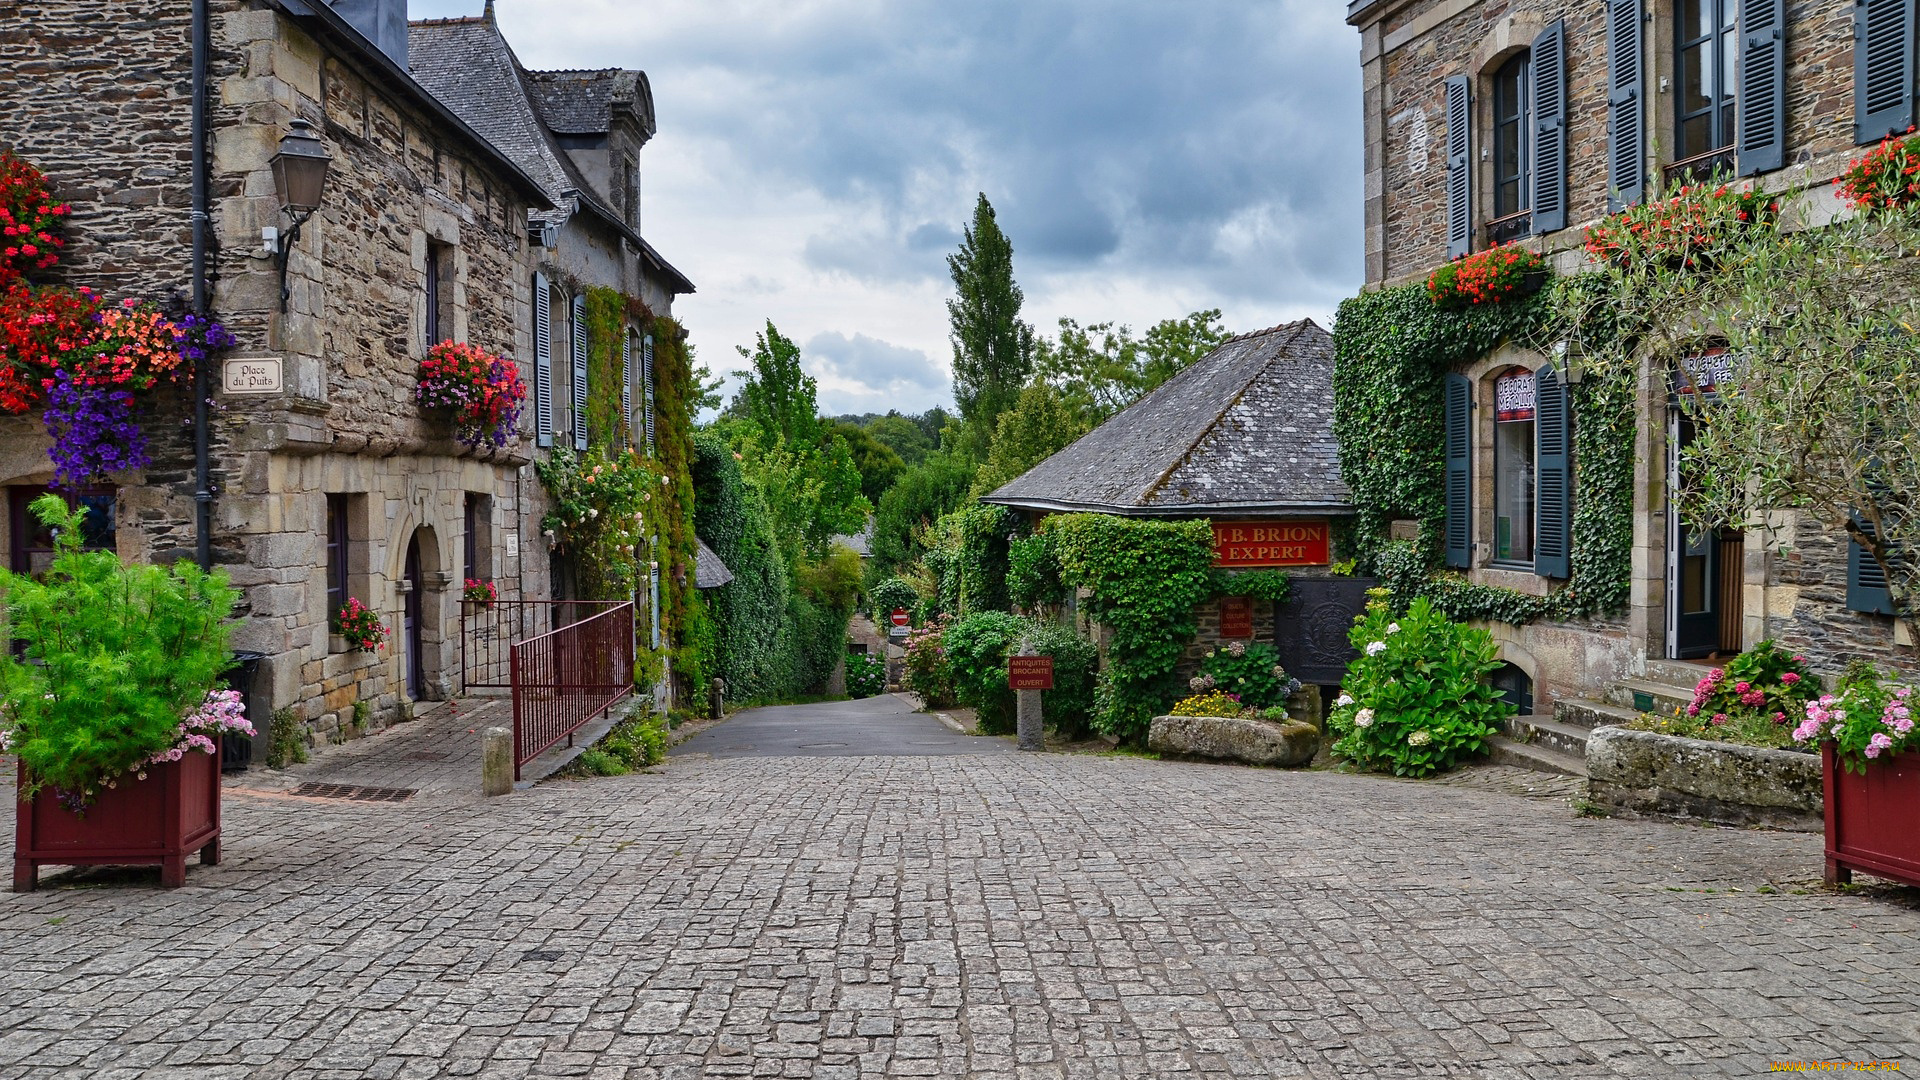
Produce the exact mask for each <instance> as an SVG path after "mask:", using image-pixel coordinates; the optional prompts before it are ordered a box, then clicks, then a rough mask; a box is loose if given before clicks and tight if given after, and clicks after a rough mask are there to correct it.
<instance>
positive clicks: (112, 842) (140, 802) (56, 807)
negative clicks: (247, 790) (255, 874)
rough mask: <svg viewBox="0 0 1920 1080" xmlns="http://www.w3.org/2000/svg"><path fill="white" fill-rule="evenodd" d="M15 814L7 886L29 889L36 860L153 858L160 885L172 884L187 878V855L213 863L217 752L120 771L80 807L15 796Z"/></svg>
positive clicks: (69, 862) (76, 862)
mask: <svg viewBox="0 0 1920 1080" xmlns="http://www.w3.org/2000/svg"><path fill="white" fill-rule="evenodd" d="M216 745H217V743H216ZM20 785H21V787H22V788H23V789H24V788H25V787H26V785H27V776H26V769H25V767H24V766H22V767H21V769H20ZM15 813H16V815H17V817H16V819H15V823H14V843H13V891H14V892H32V891H33V890H34V889H35V888H36V887H37V884H38V878H39V871H40V867H42V866H88V865H100V864H114V865H129V864H131V865H151V864H155V863H158V864H159V866H160V885H161V887H162V888H167V889H177V888H179V887H180V886H182V885H185V884H186V883H187V856H189V855H191V854H193V853H194V852H196V851H197V852H199V853H200V864H201V865H202V866H218V865H219V864H220V754H219V751H218V749H216V750H215V752H213V753H211V754H203V753H189V754H185V755H183V756H182V757H181V758H180V760H178V761H169V762H164V763H162V764H158V765H151V766H148V767H147V769H146V778H145V779H144V780H143V779H139V778H137V777H136V776H135V775H134V774H127V775H125V776H123V777H121V778H120V779H119V780H117V781H116V782H115V784H114V786H113V787H110V788H106V789H103V790H101V791H98V792H97V793H96V794H95V796H94V799H93V802H92V803H91V804H89V805H88V806H87V807H86V809H85V810H84V811H82V812H80V813H75V812H74V811H73V810H71V809H69V808H68V807H67V805H66V804H65V802H64V801H63V800H61V799H58V798H54V797H53V796H52V794H51V793H43V794H42V795H41V796H40V797H39V798H36V799H34V800H33V801H31V802H27V801H20V802H19V803H18V804H17V805H16V806H15Z"/></svg>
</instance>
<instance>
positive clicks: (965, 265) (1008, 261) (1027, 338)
mask: <svg viewBox="0 0 1920 1080" xmlns="http://www.w3.org/2000/svg"><path fill="white" fill-rule="evenodd" d="M947 270H948V271H949V272H950V273H952V275H953V289H954V298H953V299H951V300H949V301H947V318H948V320H949V322H950V323H951V326H952V339H953V398H954V401H955V402H956V403H957V404H958V405H959V406H960V415H961V417H962V419H963V420H964V421H965V423H966V427H967V428H968V430H969V431H970V432H971V433H972V434H973V436H974V441H977V442H978V443H979V446H978V447H977V448H976V449H977V452H978V453H979V455H980V456H984V454H985V450H986V444H987V442H988V441H989V440H990V439H991V437H992V435H993V431H994V425H995V423H997V422H998V420H999V419H1000V414H1001V413H1003V412H1005V411H1006V410H1007V409H1008V408H1010V407H1012V405H1013V402H1014V399H1015V398H1017V397H1019V395H1020V388H1021V387H1023V386H1025V385H1026V382H1027V376H1028V375H1029V374H1030V373H1031V372H1032V371H1033V357H1034V333H1033V327H1032V326H1030V325H1028V324H1027V323H1025V322H1022V321H1021V319H1020V305H1021V303H1022V302H1023V301H1024V300H1025V297H1024V296H1023V295H1022V294H1021V292H1020V286H1019V285H1017V284H1015V283H1014V280H1013V244H1012V242H1011V241H1009V240H1008V239H1007V235H1006V234H1005V233H1003V232H1001V231H1000V224H999V222H998V221H996V220H995V219H994V215H993V204H992V203H989V202H988V201H987V197H986V195H985V194H984V193H983V194H981V196H980V201H979V203H978V204H976V205H975V206H974V208H973V224H972V225H971V226H970V227H968V228H967V230H966V237H965V239H964V240H963V241H962V243H961V245H960V250H959V251H957V252H955V253H953V254H952V255H949V256H947Z"/></svg>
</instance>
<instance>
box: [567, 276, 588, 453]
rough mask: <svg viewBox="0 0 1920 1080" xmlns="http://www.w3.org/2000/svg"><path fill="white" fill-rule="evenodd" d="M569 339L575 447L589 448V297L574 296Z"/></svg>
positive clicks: (578, 448) (577, 448) (580, 448)
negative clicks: (571, 355)
mask: <svg viewBox="0 0 1920 1080" xmlns="http://www.w3.org/2000/svg"><path fill="white" fill-rule="evenodd" d="M571 330H572V332H571V333H569V334H568V335H567V340H568V341H571V342H572V343H573V448H574V449H575V450H585V449H586V448H587V298H586V296H585V295H584V294H582V295H579V296H575V297H574V298H573V326H572V327H571Z"/></svg>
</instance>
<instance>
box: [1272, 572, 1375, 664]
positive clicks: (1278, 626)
mask: <svg viewBox="0 0 1920 1080" xmlns="http://www.w3.org/2000/svg"><path fill="white" fill-rule="evenodd" d="M1377 584H1379V582H1377V581H1375V580H1373V579H1372V578H1352V577H1334V578H1301V577H1296V578H1294V579H1293V587H1292V589H1290V590H1289V593H1288V596H1287V599H1286V600H1285V601H1284V602H1283V603H1280V604H1277V605H1275V607H1274V613H1273V615H1274V618H1273V639H1274V642H1273V643H1274V647H1275V648H1276V649H1277V650H1279V653H1280V663H1281V664H1282V665H1283V666H1284V667H1285V668H1286V669H1287V674H1289V675H1292V676H1293V677H1294V678H1296V679H1299V680H1300V681H1301V682H1303V683H1307V684H1309V685H1313V686H1336V685H1338V684H1339V682H1340V679H1341V678H1342V677H1343V676H1345V675H1346V673H1347V664H1348V663H1350V662H1351V661H1352V660H1353V658H1354V656H1356V655H1357V654H1358V653H1357V650H1355V649H1354V647H1353V646H1352V645H1351V644H1350V643H1348V641H1347V631H1349V630H1351V629H1353V619H1354V616H1356V615H1358V614H1360V613H1361V612H1363V611H1365V610H1366V607H1367V590H1368V589H1371V588H1373V587H1374V586H1375V585H1377Z"/></svg>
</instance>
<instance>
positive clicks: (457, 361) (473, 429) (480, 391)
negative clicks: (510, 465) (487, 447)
mask: <svg viewBox="0 0 1920 1080" xmlns="http://www.w3.org/2000/svg"><path fill="white" fill-rule="evenodd" d="M413 396H414V400H416V401H418V402H419V403H420V407H421V408H422V409H427V410H430V411H441V412H445V413H447V414H450V415H451V416H452V418H453V430H454V434H455V435H456V436H458V437H459V439H460V441H461V442H464V443H466V444H467V445H468V446H478V445H480V442H481V440H483V439H484V440H486V441H488V442H491V443H492V444H493V445H495V446H504V445H506V442H507V440H508V439H509V438H512V437H513V429H514V424H515V423H516V422H518V420H519V419H520V404H521V402H523V401H525V400H526V399H527V386H526V384H525V383H524V382H522V381H521V380H520V369H519V367H518V366H516V365H515V364H514V362H513V361H511V360H507V359H505V358H503V357H499V356H494V355H493V354H491V353H489V352H487V351H486V350H484V349H481V348H477V347H475V346H473V345H467V344H464V343H460V342H453V341H443V342H441V343H440V344H438V345H435V346H434V347H433V348H431V349H429V350H427V358H426V359H425V360H422V361H421V362H420V381H419V383H418V384H417V385H416V386H415V387H414V391H413Z"/></svg>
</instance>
